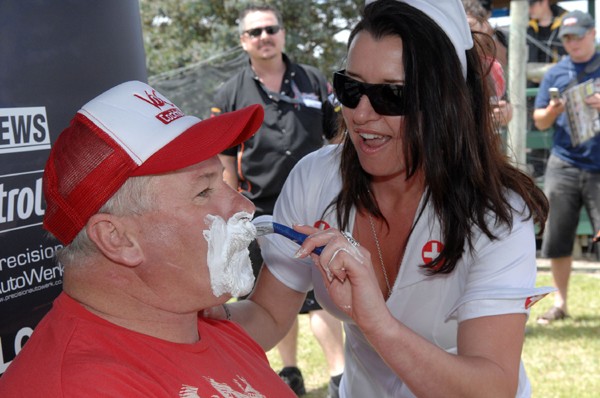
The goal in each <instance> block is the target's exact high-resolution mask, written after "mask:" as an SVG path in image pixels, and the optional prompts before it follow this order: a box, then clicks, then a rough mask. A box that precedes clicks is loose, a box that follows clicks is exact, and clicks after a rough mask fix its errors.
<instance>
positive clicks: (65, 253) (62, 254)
mask: <svg viewBox="0 0 600 398" xmlns="http://www.w3.org/2000/svg"><path fill="white" fill-rule="evenodd" d="M152 179H153V177H152V176H142V177H131V178H129V179H127V181H125V183H124V184H123V186H122V187H121V188H119V190H118V191H117V192H116V193H115V194H114V195H113V196H112V197H111V198H110V199H109V200H108V201H107V202H106V203H105V204H104V205H103V206H102V207H101V208H100V210H98V213H108V214H113V215H115V216H125V215H134V214H143V213H144V212H147V211H150V210H152V209H153V208H154V204H155V196H154V190H153V188H152V187H153V185H154V184H152V181H153V180H152ZM97 252H98V249H97V247H96V245H95V244H94V242H92V241H91V240H90V238H89V237H88V235H87V232H86V231H85V228H83V229H82V230H81V231H79V233H78V234H77V236H75V239H73V241H72V242H71V243H70V244H68V245H67V246H65V247H64V248H62V249H61V250H60V251H59V252H58V254H57V258H58V261H60V262H61V263H62V264H63V265H68V264H72V263H75V262H77V261H78V260H80V259H81V257H87V256H89V255H91V254H94V253H97Z"/></svg>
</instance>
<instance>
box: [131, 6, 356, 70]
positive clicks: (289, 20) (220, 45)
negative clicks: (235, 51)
mask: <svg viewBox="0 0 600 398" xmlns="http://www.w3.org/2000/svg"><path fill="white" fill-rule="evenodd" d="M248 3H250V1H248V0H224V1H223V0H140V11H141V16H142V29H143V34H144V47H145V49H146V58H147V67H148V75H149V76H153V75H156V74H159V73H162V72H166V71H170V70H174V69H179V68H184V67H187V66H190V65H193V64H196V63H198V62H203V61H206V60H208V59H213V58H216V57H218V56H219V55H220V54H224V53H228V52H230V50H231V49H232V48H235V47H239V35H238V31H237V17H238V14H239V12H240V10H241V9H243V8H244V7H245V6H246V5H247V4H248ZM264 3H267V4H271V5H273V6H275V7H276V8H278V9H279V10H280V11H281V13H282V15H283V19H284V25H285V28H286V53H287V54H288V55H289V56H290V57H291V58H292V59H294V60H295V61H297V62H301V63H306V64H310V65H314V66H316V67H318V68H320V69H321V70H322V71H323V73H325V74H326V75H327V76H330V75H331V73H332V72H333V71H335V70H336V69H339V68H340V67H341V66H342V62H343V59H344V58H343V57H344V54H345V52H346V43H345V42H340V41H339V40H336V35H337V34H338V33H340V32H343V31H347V30H348V29H350V28H351V27H352V26H354V24H355V23H356V21H357V20H358V15H359V10H360V9H361V7H362V6H363V5H364V0H336V1H325V0H271V1H269V0H266V1H264ZM161 17H162V18H163V22H162V23H160V19H161ZM153 21H156V22H158V23H153ZM166 21H169V22H166Z"/></svg>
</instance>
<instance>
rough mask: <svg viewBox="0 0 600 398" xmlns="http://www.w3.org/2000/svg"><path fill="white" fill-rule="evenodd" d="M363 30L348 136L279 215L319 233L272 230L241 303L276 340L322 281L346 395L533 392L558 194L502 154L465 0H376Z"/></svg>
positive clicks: (316, 160)
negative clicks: (527, 353) (336, 329)
mask: <svg viewBox="0 0 600 398" xmlns="http://www.w3.org/2000/svg"><path fill="white" fill-rule="evenodd" d="M348 43H349V44H348V57H347V61H346V68H345V70H342V71H339V72H337V73H336V74H335V75H334V88H335V91H336V94H337V97H338V99H339V101H340V102H341V104H342V115H343V121H342V123H341V132H340V134H343V139H342V143H341V144H340V145H338V146H333V145H332V146H328V147H326V148H323V149H321V150H318V151H316V152H313V153H312V154H310V155H308V156H306V157H305V158H304V159H302V160H301V161H300V163H298V165H297V166H296V168H295V169H294V170H293V171H292V173H291V174H290V177H289V178H288V180H287V182H286V184H285V186H284V188H283V191H282V193H281V195H280V198H279V200H278V202H277V205H276V207H275V212H274V220H275V221H277V222H281V223H285V224H289V225H291V224H295V229H296V230H298V231H300V232H303V233H306V234H309V235H310V236H309V237H308V238H307V239H306V240H305V241H304V243H303V244H302V246H301V247H300V249H298V246H297V245H296V244H294V243H292V242H290V241H287V240H286V239H285V238H283V237H280V236H275V235H273V236H268V238H266V239H264V240H263V241H262V242H261V247H262V251H263V256H264V259H265V263H266V264H267V267H266V268H263V272H262V273H261V275H260V277H259V280H258V283H257V286H256V288H255V290H254V292H253V294H252V296H251V297H250V299H249V300H247V301H245V302H242V303H235V304H233V305H230V306H229V310H230V315H231V316H232V317H233V319H235V320H237V321H238V322H240V323H241V324H242V325H243V326H244V327H245V328H246V329H247V330H248V331H249V332H250V334H252V335H253V336H254V337H255V338H256V339H257V341H258V342H259V343H260V344H261V345H262V346H263V347H264V348H265V349H269V348H270V347H272V346H273V345H274V344H275V342H276V341H277V339H278V338H280V337H281V336H283V335H284V333H285V331H286V328H287V327H289V325H290V324H291V322H292V321H293V319H294V316H295V314H296V312H295V311H294V308H299V306H300V305H301V304H302V300H303V297H304V294H305V293H304V292H306V291H308V290H310V289H311V288H313V287H314V291H315V295H316V297H317V299H318V300H319V302H320V303H321V305H322V306H323V308H325V309H327V310H328V311H330V312H332V313H333V314H334V315H336V316H338V317H339V318H340V319H342V320H343V321H344V325H345V332H346V356H345V358H346V368H345V371H344V376H343V377H342V382H341V385H340V396H341V397H350V396H353V397H413V396H419V397H425V396H432V397H440V396H459V397H482V396H517V397H526V396H529V395H530V386H529V382H528V380H527V376H526V374H525V371H524V369H523V366H522V363H521V361H520V357H521V351H522V346H523V341H524V333H525V322H526V319H527V316H528V313H529V307H530V305H531V304H532V303H533V302H535V301H536V300H538V299H539V298H540V297H542V296H543V295H544V294H547V293H548V292H549V291H551V290H552V289H551V288H535V279H536V262H535V261H536V258H535V252H536V247H535V228H534V223H538V224H539V225H540V227H543V224H544V222H545V219H546V216H547V212H548V204H547V201H546V198H545V196H544V195H543V193H542V192H541V191H540V190H539V189H538V188H537V187H536V185H535V184H534V182H533V181H532V180H531V178H529V177H528V176H527V175H526V174H525V173H523V172H522V171H520V170H519V169H518V168H516V167H515V166H513V165H511V163H510V162H509V160H508V158H507V157H506V156H505V155H504V153H503V151H502V143H501V141H500V137H499V135H498V134H496V132H495V130H494V123H493V120H492V117H491V108H490V102H489V100H488V99H489V97H490V92H489V90H490V89H489V85H488V84H486V79H487V77H486V76H485V74H486V73H487V71H488V70H489V68H488V67H486V66H485V65H484V64H483V63H482V61H481V59H482V57H481V54H479V53H478V51H477V47H473V39H472V36H471V32H470V30H469V25H468V23H467V20H466V16H465V12H464V9H463V7H462V4H461V3H460V0H444V1H439V0H404V1H397V0H378V1H367V5H366V7H365V10H364V13H363V16H362V20H361V22H359V23H358V25H357V26H356V27H355V28H354V30H353V31H352V33H351V35H350V38H349V41H348ZM313 225H314V226H315V227H319V228H315V227H312V226H313ZM319 246H324V248H323V249H322V253H321V254H320V255H316V254H311V252H312V251H313V249H315V248H316V247H319ZM315 265H316V266H315ZM273 297H276V298H277V300H273Z"/></svg>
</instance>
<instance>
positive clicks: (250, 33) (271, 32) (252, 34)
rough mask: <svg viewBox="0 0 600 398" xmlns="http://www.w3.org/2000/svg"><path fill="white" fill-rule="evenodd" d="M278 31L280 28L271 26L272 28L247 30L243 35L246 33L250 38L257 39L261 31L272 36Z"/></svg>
mask: <svg viewBox="0 0 600 398" xmlns="http://www.w3.org/2000/svg"><path fill="white" fill-rule="evenodd" d="M280 29H281V26H279V25H272V26H264V27H262V28H254V29H248V30H247V31H245V32H244V33H246V34H247V35H248V36H250V37H259V36H261V35H262V32H263V30H264V31H265V32H267V34H268V35H274V34H275V33H277V32H279V30H280Z"/></svg>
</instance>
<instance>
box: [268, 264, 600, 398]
mask: <svg viewBox="0 0 600 398" xmlns="http://www.w3.org/2000/svg"><path fill="white" fill-rule="evenodd" d="M538 285H539V286H551V285H552V279H551V277H550V274H549V273H548V272H540V273H539V275H538ZM599 292H600V273H573V274H572V276H571V282H570V285H569V306H570V308H569V311H570V314H571V318H569V319H567V320H565V321H562V322H558V323H555V324H551V325H547V326H540V325H537V324H536V322H535V320H536V318H537V316H538V315H540V314H542V313H543V312H544V311H546V310H547V309H548V308H549V307H550V306H551V305H552V297H551V295H549V296H548V297H546V298H544V299H543V300H541V301H540V302H538V303H536V304H535V305H534V306H533V307H532V309H531V316H530V318H529V321H528V322H527V334H526V338H525V346H524V349H523V362H524V363H525V368H526V370H527V373H528V375H529V379H530V381H531V384H532V389H533V395H532V396H533V397H534V398H537V397H544V398H562V397H564V398H567V397H568V398H592V397H594V398H595V397H598V396H600V294H599ZM298 350H299V351H298V365H299V367H300V369H301V370H302V373H303V375H304V381H305V385H306V389H307V394H306V395H305V396H304V397H305V398H325V397H326V396H327V384H328V382H329V375H328V374H327V367H326V364H325V358H324V356H323V352H322V351H321V349H320V347H319V344H318V343H317V341H316V340H315V338H314V336H313V335H312V332H311V331H310V327H309V325H308V316H307V315H301V316H300V337H299V342H298ZM267 356H268V358H269V360H270V361H271V366H272V367H273V369H275V370H276V371H278V370H279V369H280V368H281V360H280V358H279V355H278V353H277V351H276V350H271V351H269V352H268V353H267Z"/></svg>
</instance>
